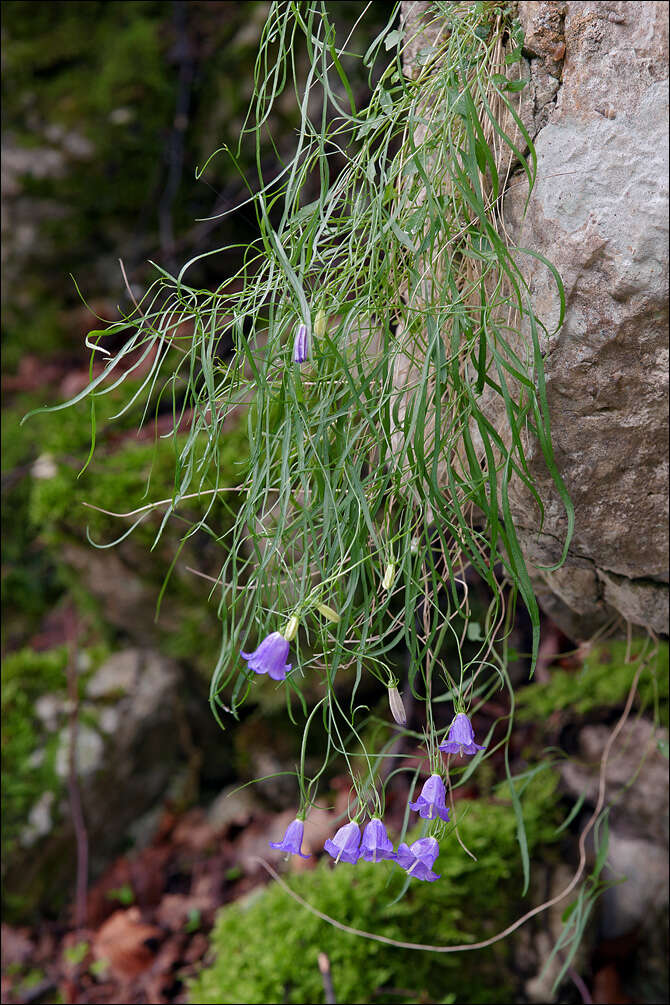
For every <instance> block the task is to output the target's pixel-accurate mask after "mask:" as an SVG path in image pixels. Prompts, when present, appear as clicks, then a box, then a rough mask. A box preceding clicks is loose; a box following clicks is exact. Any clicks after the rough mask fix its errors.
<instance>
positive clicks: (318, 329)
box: [314, 311, 328, 338]
mask: <svg viewBox="0 0 670 1005" xmlns="http://www.w3.org/2000/svg"><path fill="white" fill-rule="evenodd" d="M327 324H328V318H327V317H326V314H325V311H319V312H318V314H317V315H316V317H315V318H314V334H315V335H316V337H317V338H323V336H324V335H325V334H326V326H327Z"/></svg>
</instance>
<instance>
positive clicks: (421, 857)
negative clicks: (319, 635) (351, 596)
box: [240, 612, 486, 883]
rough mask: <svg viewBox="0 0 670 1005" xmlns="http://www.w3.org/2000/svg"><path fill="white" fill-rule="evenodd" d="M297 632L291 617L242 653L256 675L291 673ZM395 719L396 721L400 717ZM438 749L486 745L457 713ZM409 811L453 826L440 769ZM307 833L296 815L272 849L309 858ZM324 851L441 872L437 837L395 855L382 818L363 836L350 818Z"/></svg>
mask: <svg viewBox="0 0 670 1005" xmlns="http://www.w3.org/2000/svg"><path fill="white" fill-rule="evenodd" d="M333 614H335V612H333ZM297 628H298V619H297V618H296V617H295V616H293V617H291V618H290V619H289V621H288V624H287V626H286V628H285V630H284V631H283V632H272V633H271V634H270V635H268V636H266V638H264V639H263V641H262V642H261V643H260V645H259V646H258V648H257V649H256V650H255V651H254V652H253V653H245V652H241V653H240V655H241V656H242V657H243V658H244V659H245V660H246V661H247V664H248V666H249V669H250V670H253V671H254V673H257V674H268V676H269V677H271V678H272V679H273V680H276V681H282V680H285V679H286V675H287V673H289V671H290V670H291V664H290V663H287V662H286V661H287V659H288V654H289V642H290V641H291V640H292V639H293V638H294V636H295V634H296V631H297ZM394 718H396V721H398V717H397V716H394ZM438 749H439V750H440V751H442V752H443V753H447V754H458V755H460V756H461V757H462V756H463V755H464V754H467V755H468V756H473V755H475V754H476V753H477V752H478V751H480V750H485V749H486V748H485V745H483V744H480V743H475V734H474V730H473V728H472V724H471V722H470V719H469V718H468V716H467V715H466V714H465V712H458V713H457V714H456V716H455V717H454V719H453V721H452V723H451V726H450V727H449V732H448V735H447V739H446V740H444V741H443V742H442V743H441V744H440V745H439V747H438ZM409 808H410V809H411V810H413V811H414V812H415V813H418V814H419V816H420V817H422V818H423V819H424V820H441V821H443V822H444V823H449V809H448V807H447V805H446V790H445V786H444V782H443V780H442V777H441V776H440V774H439V773H438V772H437V771H433V773H432V774H431V775H430V777H429V778H427V779H426V781H425V782H424V783H423V786H422V789H421V792H420V794H419V796H418V798H417V799H416V800H415V801H414V802H410V803H409ZM304 830H305V824H304V818H303V817H300V816H298V817H296V819H295V820H294V821H293V822H292V823H290V824H289V826H288V828H287V829H286V833H285V835H284V837H283V838H282V840H281V841H270V847H271V848H275V849H277V850H278V851H283V852H286V854H287V856H288V855H299V856H300V857H301V858H309V857H310V856H309V855H308V854H305V853H304V852H303V851H302V850H301V849H302V842H303V837H304ZM323 847H324V850H325V851H327V852H328V854H329V855H330V856H331V858H333V859H334V860H335V863H336V864H337V863H339V862H347V863H349V864H350V865H355V864H356V862H358V860H359V859H360V858H362V859H363V860H364V861H366V862H375V863H376V862H382V861H384V860H385V859H387V860H389V861H392V862H396V863H397V865H399V866H400V868H401V869H404V870H405V872H406V873H407V875H408V876H411V877H412V878H413V879H419V880H422V881H424V882H428V883H434V882H435V881H436V880H438V879H439V878H440V875H439V873H436V872H434V871H433V865H434V864H435V861H436V859H437V856H438V855H439V853H440V846H439V843H438V841H437V838H436V837H434V836H429V837H423V838H419V839H418V840H417V841H414V842H413V843H412V844H411V845H408V844H406V843H405V842H401V843H400V844H399V845H398V850H397V851H394V850H393V843H392V841H391V840H390V838H389V836H388V834H387V832H386V827H385V826H384V823H383V822H382V820H381V818H380V816H374V817H372V819H371V820H370V821H369V823H368V824H366V826H365V828H364V830H363V833H362V834H361V828H360V825H359V823H358V820H356V819H354V820H350V821H349V823H348V824H344V826H342V827H340V828H339V830H338V831H337V832H336V833H335V835H334V837H332V838H328V840H327V841H326V842H325V844H324V846H323Z"/></svg>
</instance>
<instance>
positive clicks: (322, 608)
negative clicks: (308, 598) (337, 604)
mask: <svg viewBox="0 0 670 1005" xmlns="http://www.w3.org/2000/svg"><path fill="white" fill-rule="evenodd" d="M316 609H317V611H318V612H319V614H323V616H324V618H327V619H328V621H332V622H333V624H334V625H337V624H338V623H339V620H340V616H339V614H338V613H337V611H334V610H333V608H332V607H328V605H327V604H317V605H316Z"/></svg>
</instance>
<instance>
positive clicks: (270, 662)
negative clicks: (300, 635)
mask: <svg viewBox="0 0 670 1005" xmlns="http://www.w3.org/2000/svg"><path fill="white" fill-rule="evenodd" d="M240 656H242V658H243V659H245V660H246V661H247V663H248V665H249V669H250V670H253V671H254V673H266V674H269V675H270V677H272V679H273V680H285V679H286V674H287V673H288V672H289V670H290V669H291V664H290V663H287V662H286V660H287V658H288V642H287V641H286V639H285V638H284V636H283V635H282V634H281V632H272V633H271V634H270V635H268V636H266V638H264V639H263V641H262V642H261V644H260V645H259V647H258V649H256V650H255V651H254V652H253V653H243V652H242V650H240Z"/></svg>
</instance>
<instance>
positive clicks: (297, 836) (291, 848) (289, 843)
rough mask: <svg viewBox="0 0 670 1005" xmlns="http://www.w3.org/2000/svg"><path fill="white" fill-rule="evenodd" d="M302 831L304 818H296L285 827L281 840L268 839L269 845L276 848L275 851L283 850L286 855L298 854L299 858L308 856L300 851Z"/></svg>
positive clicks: (303, 829)
mask: <svg viewBox="0 0 670 1005" xmlns="http://www.w3.org/2000/svg"><path fill="white" fill-rule="evenodd" d="M304 831H305V822H304V820H298V819H297V818H296V819H295V820H294V821H293V823H292V824H289V825H288V827H287V828H286V834H284V837H283V838H282V840H281V841H270V847H271V848H276V849H277V851H285V852H286V854H287V855H300V858H309V857H310V856H309V855H305V854H304V852H301V851H300V848H301V847H302V836H303V834H304Z"/></svg>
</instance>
